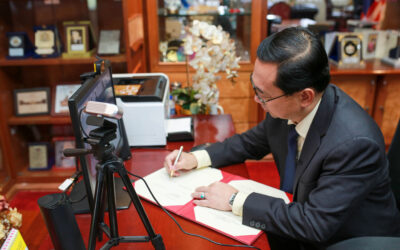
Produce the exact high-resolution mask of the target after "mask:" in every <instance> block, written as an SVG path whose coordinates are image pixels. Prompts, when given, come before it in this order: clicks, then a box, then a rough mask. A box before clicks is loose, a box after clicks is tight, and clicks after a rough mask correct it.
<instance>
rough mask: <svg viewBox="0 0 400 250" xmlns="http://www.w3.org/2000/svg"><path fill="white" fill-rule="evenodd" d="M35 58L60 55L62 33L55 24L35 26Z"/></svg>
mask: <svg viewBox="0 0 400 250" xmlns="http://www.w3.org/2000/svg"><path fill="white" fill-rule="evenodd" d="M33 30H34V32H35V34H34V38H35V55H34V57H35V58H44V57H46V58H48V57H58V56H60V53H61V43H60V35H59V33H58V29H57V27H55V26H53V25H49V26H46V25H42V26H34V28H33Z"/></svg>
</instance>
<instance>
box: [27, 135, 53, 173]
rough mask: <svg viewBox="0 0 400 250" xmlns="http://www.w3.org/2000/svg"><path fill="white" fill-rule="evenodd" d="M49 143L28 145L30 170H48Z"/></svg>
mask: <svg viewBox="0 0 400 250" xmlns="http://www.w3.org/2000/svg"><path fill="white" fill-rule="evenodd" d="M49 150H50V147H49V143H47V142H35V143H29V144H28V154H29V170H47V169H49V168H50V167H51V165H50V164H49Z"/></svg>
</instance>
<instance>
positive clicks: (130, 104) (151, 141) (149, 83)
mask: <svg viewBox="0 0 400 250" xmlns="http://www.w3.org/2000/svg"><path fill="white" fill-rule="evenodd" d="M112 77H113V83H114V92H115V97H116V103H117V105H118V106H119V107H121V108H122V109H123V110H124V115H123V117H122V119H123V121H124V125H125V130H126V134H127V137H128V142H129V146H131V147H142V146H164V145H166V138H167V129H166V125H167V119H168V116H169V110H170V109H169V107H168V105H169V102H168V101H169V79H168V77H167V76H166V75H165V74H162V73H143V74H142V73H140V74H113V75H112ZM121 88H122V89H126V91H125V92H123V91H117V89H121ZM132 91H133V92H132ZM135 91H136V92H135Z"/></svg>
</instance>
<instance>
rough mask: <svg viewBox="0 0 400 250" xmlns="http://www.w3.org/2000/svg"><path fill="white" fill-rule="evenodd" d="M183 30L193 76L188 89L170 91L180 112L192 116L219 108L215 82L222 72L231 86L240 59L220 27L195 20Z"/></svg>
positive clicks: (188, 62) (232, 43) (188, 61)
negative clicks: (216, 106) (190, 113)
mask: <svg viewBox="0 0 400 250" xmlns="http://www.w3.org/2000/svg"><path fill="white" fill-rule="evenodd" d="M186 30H187V33H186V36H185V38H184V39H183V41H184V43H183V47H184V53H185V55H186V58H187V60H186V65H187V66H188V65H190V66H191V67H192V68H193V69H195V70H196V73H195V74H194V75H193V77H192V83H190V82H189V77H187V78H188V86H187V87H185V88H181V89H176V90H174V91H172V95H174V96H176V99H177V104H178V105H181V106H182V108H183V109H189V110H190V111H194V112H192V114H198V113H202V114H204V113H207V110H210V108H209V107H210V106H212V105H218V101H219V90H218V87H217V81H218V80H219V79H220V77H219V76H217V73H219V72H225V73H226V75H227V76H226V77H227V79H230V80H231V82H232V83H234V82H235V78H236V77H237V76H238V73H237V71H236V69H238V68H239V60H240V57H237V56H236V47H235V42H234V41H233V40H232V39H230V37H229V33H227V32H225V31H224V30H223V29H222V27H221V26H218V27H217V26H215V25H212V24H208V23H207V22H202V21H198V20H194V21H193V22H192V25H191V26H190V27H187V28H186ZM187 75H189V70H188V69H187Z"/></svg>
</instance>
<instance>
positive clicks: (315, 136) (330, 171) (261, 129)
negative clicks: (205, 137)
mask: <svg viewBox="0 0 400 250" xmlns="http://www.w3.org/2000/svg"><path fill="white" fill-rule="evenodd" d="M329 81H330V75H329V64H328V58H327V55H326V52H325V50H324V47H323V46H322V44H321V43H320V41H319V40H318V39H317V38H316V37H315V36H314V35H313V34H312V33H311V32H310V31H308V30H307V29H303V28H289V29H285V30H283V31H281V32H278V33H275V34H274V35H272V36H270V37H268V38H266V39H265V40H264V41H263V42H262V43H261V45H260V46H259V48H258V51H257V60H256V62H255V65H254V72H253V74H252V75H251V83H252V84H253V88H254V90H255V97H254V99H255V101H256V102H258V103H259V104H260V105H261V106H262V107H263V109H264V110H265V111H266V112H267V115H266V118H265V119H264V120H263V121H262V122H261V123H260V124H258V125H257V126H255V127H254V128H252V129H250V130H249V131H247V132H245V133H243V134H240V135H234V136H233V137H231V138H228V139H227V140H225V141H224V142H218V143H214V144H212V145H211V146H209V147H207V148H206V149H205V150H202V151H197V152H193V153H183V154H182V156H181V158H180V159H179V161H178V163H177V164H176V166H175V168H174V170H175V171H174V173H175V175H179V171H180V170H188V169H193V168H196V167H197V168H198V167H204V166H212V167H221V166H225V165H231V164H235V163H239V162H243V161H244V160H246V159H261V158H262V157H263V156H265V155H266V154H268V153H272V154H273V156H274V159H275V162H276V165H277V167H278V171H279V174H280V178H281V189H283V190H284V191H286V192H289V193H292V194H293V202H291V203H289V204H285V202H284V201H283V200H281V199H278V198H274V197H270V196H267V195H262V194H258V193H251V194H245V193H242V192H238V191H237V190H236V189H235V188H233V187H232V186H230V185H228V184H225V183H220V182H216V183H213V184H211V185H210V186H203V187H199V188H197V189H196V191H195V192H194V193H193V196H194V197H195V198H197V200H196V201H195V203H196V204H197V205H200V206H207V207H211V208H215V209H221V210H228V211H229V210H232V212H233V213H235V214H237V215H239V216H243V224H245V225H249V226H252V227H256V228H259V229H262V230H264V231H266V232H267V235H268V240H269V242H270V246H271V248H272V249H300V248H303V249H304V248H305V249H312V248H321V247H325V246H328V245H330V244H332V243H335V242H338V241H340V240H344V239H347V238H352V237H357V236H400V214H399V211H398V210H397V208H396V204H395V200H394V196H393V193H392V191H391V189H390V180H389V175H388V162H387V159H386V154H385V144H384V141H383V137H382V134H381V132H380V130H379V127H378V126H377V125H376V123H375V122H374V120H373V119H372V118H371V117H370V116H369V115H368V114H367V113H366V112H365V111H364V110H363V109H362V108H361V107H360V106H359V105H358V104H357V103H356V102H355V101H354V100H352V99H351V98H350V97H349V96H348V95H346V94H345V93H344V92H343V91H342V90H340V89H339V88H338V87H336V86H334V85H332V84H329ZM176 156H177V151H174V152H172V153H171V154H169V155H168V156H167V157H166V159H165V162H164V166H165V167H166V168H167V170H168V171H170V170H171V169H172V163H173V161H174V160H175V158H176Z"/></svg>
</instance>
